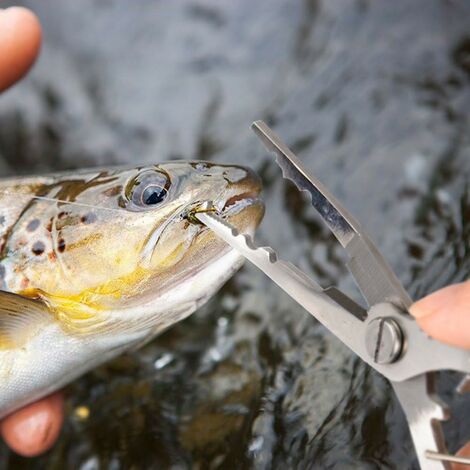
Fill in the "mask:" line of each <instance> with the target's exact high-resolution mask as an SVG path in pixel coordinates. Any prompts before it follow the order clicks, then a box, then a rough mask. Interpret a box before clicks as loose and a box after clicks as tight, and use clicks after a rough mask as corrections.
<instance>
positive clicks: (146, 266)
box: [0, 161, 264, 419]
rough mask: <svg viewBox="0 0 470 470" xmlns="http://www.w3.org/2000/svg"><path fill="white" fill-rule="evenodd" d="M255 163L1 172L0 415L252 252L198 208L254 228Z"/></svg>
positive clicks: (131, 339)
mask: <svg viewBox="0 0 470 470" xmlns="http://www.w3.org/2000/svg"><path fill="white" fill-rule="evenodd" d="M260 191H261V182H260V179H259V177H258V176H257V175H256V174H255V173H254V172H253V171H252V170H250V169H248V168H244V167H241V166H237V165H222V164H215V163H210V162H203V161H192V162H191V161H190V162H186V161H171V162H167V163H159V164H156V165H149V166H142V167H136V168H130V169H129V168H124V169H123V168H111V169H99V170H98V169H91V170H80V171H75V172H68V173H67V172H64V173H56V174H51V175H46V176H33V177H24V178H9V179H1V180H0V419H1V418H3V417H5V416H6V415H8V414H10V413H12V412H13V411H15V410H17V409H18V408H21V407H23V406H25V405H27V404H29V403H31V402H33V401H36V400H37V399H39V398H41V397H44V396H46V395H48V394H50V393H52V392H54V391H56V390H58V389H60V388H62V387H64V386H65V385H67V384H68V383H70V382H71V381H73V380H75V379H76V378H78V377H80V376H81V375H82V374H84V373H86V372H88V371H89V370H91V369H93V368H95V367H97V366H99V365H101V364H103V363H105V362H106V361H109V360H110V359H112V358H115V357H116V356H118V355H119V354H121V353H123V352H125V351H127V350H130V349H134V348H138V347H140V346H142V345H143V344H145V343H147V342H148V341H150V340H151V339H152V338H154V337H155V336H156V335H157V334H159V333H161V332H162V331H164V330H166V329H167V328H168V327H170V326H171V325H173V324H175V323H176V322H178V321H180V320H182V319H184V318H186V317H187V316H188V315H190V314H191V313H193V312H194V311H196V310H197V309H198V308H199V307H200V306H201V305H203V304H204V303H205V302H206V301H207V300H208V299H209V298H210V297H211V296H212V295H213V294H214V293H216V292H217V291H218V289H219V288H220V287H221V286H222V285H223V284H224V283H225V282H226V281H227V280H228V279H229V278H230V277H231V276H232V275H233V274H234V273H235V272H236V271H237V270H238V269H239V268H240V266H241V265H242V262H243V258H242V257H241V255H239V254H238V253H237V252H236V251H234V250H233V249H232V248H230V247H229V246H228V245H226V244H225V243H224V242H222V241H221V240H219V239H218V238H217V237H216V236H215V235H214V234H213V233H212V232H211V231H210V230H209V229H207V228H206V227H204V226H203V225H202V224H200V223H197V221H195V218H194V217H191V214H194V212H195V211H198V210H202V209H200V208H201V207H202V205H203V204H204V203H206V202H208V201H210V207H209V209H207V208H206V209H204V210H215V211H217V213H219V214H220V215H222V216H223V217H224V218H226V220H227V221H229V222H230V223H231V224H233V225H235V226H236V227H237V228H238V229H239V230H241V231H243V232H246V233H251V234H253V233H254V231H255V230H256V228H257V227H258V225H259V224H260V222H261V220H262V218H263V214H264V205H263V202H262V200H261V199H260Z"/></svg>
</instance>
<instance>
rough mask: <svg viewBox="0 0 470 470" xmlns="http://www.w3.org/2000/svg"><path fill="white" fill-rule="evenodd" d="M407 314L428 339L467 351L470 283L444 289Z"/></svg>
mask: <svg viewBox="0 0 470 470" xmlns="http://www.w3.org/2000/svg"><path fill="white" fill-rule="evenodd" d="M410 313H411V314H412V315H414V316H415V317H416V320H417V322H418V324H419V326H420V327H421V328H422V329H423V330H424V331H425V332H426V333H427V334H428V335H429V336H431V337H433V338H434V339H437V340H439V341H442V342H444V343H448V344H452V345H454V346H458V347H461V348H465V349H470V281H466V282H463V283H461V284H455V285H453V286H448V287H444V288H443V289H441V290H438V291H437V292H434V293H433V294H431V295H428V296H427V297H424V298H423V299H421V300H418V302H416V303H414V304H413V305H412V306H411V307H410Z"/></svg>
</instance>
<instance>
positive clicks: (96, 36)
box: [0, 0, 470, 470]
mask: <svg viewBox="0 0 470 470" xmlns="http://www.w3.org/2000/svg"><path fill="white" fill-rule="evenodd" d="M6 3H7V4H8V2H6ZM24 4H25V5H29V6H31V7H32V8H33V9H34V10H35V11H36V12H37V13H38V14H39V16H40V18H41V20H42V23H43V25H44V30H45V32H44V36H45V37H44V46H43V50H42V55H41V59H40V60H39V62H38V63H37V65H36V67H35V69H34V70H33V72H32V73H31V75H30V77H29V78H28V79H27V80H26V81H24V82H23V83H22V84H21V85H20V86H18V87H16V88H14V89H12V90H11V91H9V92H8V93H6V94H5V95H4V96H2V97H1V99H0V171H1V172H2V174H5V175H6V174H24V173H42V172H45V171H51V170H58V169H65V168H78V167H83V166H90V165H108V164H119V163H134V162H135V163H153V162H159V161H164V160H168V159H177V158H184V159H196V158H198V159H206V160H211V161H218V162H227V163H239V164H246V165H249V166H251V167H253V168H254V169H256V170H257V171H258V172H259V173H260V175H261V176H262V178H263V181H264V188H265V189H264V199H265V201H266V203H267V214H266V217H265V220H264V221H263V224H262V227H261V229H260V231H259V233H258V238H257V239H258V241H259V242H260V243H268V244H270V245H271V246H273V247H275V248H277V249H278V251H279V252H280V253H281V255H282V257H283V258H285V259H289V260H291V261H293V262H295V263H297V264H298V265H299V266H300V267H301V268H302V269H304V270H305V271H306V272H308V273H310V274H311V275H312V276H314V277H315V278H316V279H317V280H318V281H319V282H321V283H322V284H323V285H327V284H337V285H339V287H340V288H341V289H343V290H345V291H347V292H350V293H352V295H354V296H356V295H357V292H356V291H355V290H354V289H355V288H354V284H353V282H352V280H351V278H350V277H349V275H348V273H347V271H346V269H345V268H344V264H343V262H344V256H343V253H342V252H341V250H340V249H339V247H338V245H337V244H336V242H335V240H334V238H333V237H332V236H331V234H330V233H329V232H328V231H327V230H326V229H325V227H324V226H323V225H322V223H321V222H320V221H319V219H318V217H317V216H316V214H315V213H314V211H313V209H312V208H311V207H309V204H308V202H307V201H306V200H305V199H304V198H303V197H302V196H299V194H298V193H297V192H296V191H295V190H294V189H293V187H292V185H291V184H290V183H288V182H286V181H284V180H283V179H282V178H281V175H280V172H279V170H278V168H277V167H276V165H275V164H274V163H273V161H272V157H271V156H269V155H268V154H267V153H266V152H265V151H264V149H263V147H262V145H261V144H260V142H259V141H258V140H257V139H256V138H255V136H254V134H252V133H251V131H250V130H249V125H250V123H251V122H252V121H253V120H255V119H264V120H265V121H267V122H268V123H269V124H270V125H271V126H272V127H273V128H274V129H275V130H276V132H278V133H279V134H280V135H281V136H282V137H283V139H284V140H285V141H286V142H287V143H288V144H289V145H290V146H291V147H292V148H293V149H294V150H295V151H296V152H297V153H298V155H299V157H300V158H301V159H302V160H303V161H304V162H305V165H306V166H307V167H308V168H309V169H310V170H311V171H312V172H314V173H315V174H316V175H317V176H318V177H319V178H320V179H321V180H322V181H323V182H324V183H325V184H326V185H327V186H328V187H329V188H330V189H331V190H332V191H333V193H334V194H335V195H336V196H337V197H338V198H339V199H341V200H342V201H343V202H344V204H345V205H346V207H347V208H348V209H350V210H351V211H352V213H353V214H354V215H355V216H356V217H357V218H358V219H359V220H360V221H361V222H362V223H363V224H364V225H365V226H366V227H367V228H368V230H369V231H370V233H371V235H372V237H373V238H374V239H375V240H376V242H377V244H378V246H379V248H380V249H381V250H382V251H383V253H384V254H385V255H386V257H387V258H388V260H389V261H390V263H391V265H392V267H393V269H394V270H395V271H396V273H397V274H398V276H399V277H400V279H401V280H402V282H403V283H404V285H405V286H406V287H407V289H408V290H409V292H410V294H411V295H412V296H413V297H414V298H418V297H420V296H422V295H424V294H426V293H428V292H431V291H432V290H434V289H437V288H439V287H441V286H443V285H446V284H448V283H451V282H457V281H460V280H463V279H465V278H466V277H468V273H469V270H470V253H469V247H470V244H469V237H470V145H469V141H470V132H469V130H470V125H469V113H468V109H469V106H470V87H469V79H470V4H469V3H467V2H464V1H458V0H453V1H451V0H448V1H431V0H416V1H414V2H411V1H403V0H395V1H393V2H372V1H368V0H359V1H351V2H345V1H340V0H328V1H319V0H318V1H316V0H262V1H257V2H253V1H250V0H237V1H236V2H235V1H234V2H229V1H228V0H226V1H221V0H197V1H196V0H184V1H183V0H182V1H179V2H164V1H154V2H127V1H125V0H99V1H98V0H81V1H80V2H76V1H74V0H61V1H60V2H56V1H54V0H42V1H41V2H32V1H31V2H25V3H24ZM457 380H458V377H456V376H455V375H451V374H449V375H446V376H445V379H444V380H442V384H441V389H442V392H443V394H444V395H445V396H447V395H448V394H449V391H450V390H451V389H452V387H453V385H455V384H456V383H457ZM67 393H68V400H67V411H68V414H67V419H66V423H65V428H64V430H63V433H62V435H61V438H60V440H59V442H58V444H57V445H56V446H55V447H54V449H53V450H52V451H51V452H49V453H48V454H46V455H45V456H43V457H41V458H37V459H33V460H26V459H22V458H19V457H17V456H15V455H13V454H12V453H10V452H8V450H7V449H6V448H5V447H4V446H2V447H1V448H0V468H2V469H6V468H12V469H13V468H14V469H22V468H28V469H29V468H32V469H42V468H50V469H62V468H81V469H83V470H92V469H95V468H106V469H107V468H109V469H120V468H123V469H127V468H135V469H140V468H172V469H189V468H194V469H219V468H224V469H225V468H234V469H237V468H255V469H269V468H282V469H285V468H299V469H306V468H314V469H317V468H318V469H356V468H361V469H378V468H380V469H382V468H385V469H395V468H396V469H415V468H417V463H416V460H415V457H414V453H413V450H412V445H411V442H410V438H409V434H408V431H407V427H406V422H405V420H404V417H403V416H402V413H401V410H400V407H399V405H398V403H397V402H396V400H395V399H394V397H393V394H392V391H391V389H390V387H389V386H388V385H387V383H386V382H385V381H384V380H383V379H382V378H381V377H380V376H379V375H377V374H376V373H374V372H372V371H371V370H370V369H369V368H368V367H366V366H365V365H364V364H363V363H361V361H360V360H358V359H357V358H356V357H354V355H353V354H351V352H350V351H349V350H348V349H347V348H345V347H344V346H342V345H341V344H340V343H339V342H338V341H337V340H336V339H335V338H333V337H332V336H331V335H330V334H329V333H328V332H327V331H326V330H325V329H324V328H323V327H321V326H320V325H319V324H318V323H317V322H316V321H315V320H314V319H313V318H312V317H311V316H309V315H308V314H307V313H306V312H304V311H303V310H302V308H300V307H299V306H298V305H296V304H295V303H294V302H293V301H291V300H290V299H289V298H288V297H287V296H286V295H284V294H283V293H282V292H281V291H280V290H279V289H278V288H276V287H275V286H274V285H273V284H271V283H270V282H269V281H268V280H267V279H266V278H265V277H264V276H263V274H262V273H260V272H258V271H257V270H256V269H254V268H253V267H251V266H245V267H244V268H243V269H242V271H240V272H239V273H238V274H237V275H236V276H235V277H234V278H233V279H232V280H231V281H230V282H229V283H228V284H227V285H226V286H225V287H224V288H223V289H222V290H221V291H220V292H219V294H218V295H217V296H216V297H215V298H213V299H212V300H211V301H210V303H209V304H208V305H206V306H205V307H204V308H202V309H201V310H200V311H198V312H197V313H196V314H195V315H193V316H192V317H191V318H189V319H187V320H185V321H183V322H181V323H180V324H178V325H176V326H174V327H173V328H171V329H170V330H169V331H168V332H166V333H165V334H163V335H162V336H160V337H159V338H157V339H156V340H155V341H153V342H152V343H151V344H149V345H148V346H146V347H145V348H144V349H142V350H140V351H138V352H134V353H131V354H128V355H126V356H123V357H121V358H119V359H117V360H115V361H114V362H112V363H110V364H108V365H106V366H104V367H101V368H99V369H97V370H94V371H93V372H91V373H89V374H87V375H86V376H85V377H83V378H81V379H80V380H78V381H77V382H76V383H74V384H72V385H71V386H70V387H68V389H67ZM453 405H454V407H455V410H456V414H457V416H460V418H461V419H460V420H458V419H455V420H454V421H453V424H452V426H450V427H449V437H451V438H452V446H451V450H455V449H456V448H457V447H458V446H459V445H461V444H462V443H463V442H464V440H465V437H468V436H470V423H469V420H468V419H467V420H465V419H462V417H463V416H465V414H467V416H468V415H469V413H470V409H469V406H468V405H465V404H464V403H463V399H462V398H457V399H455V400H454V402H453ZM87 414H88V416H87Z"/></svg>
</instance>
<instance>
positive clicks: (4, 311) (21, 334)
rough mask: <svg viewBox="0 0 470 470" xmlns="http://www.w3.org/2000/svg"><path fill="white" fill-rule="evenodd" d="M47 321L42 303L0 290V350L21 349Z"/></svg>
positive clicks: (47, 317) (46, 310)
mask: <svg viewBox="0 0 470 470" xmlns="http://www.w3.org/2000/svg"><path fill="white" fill-rule="evenodd" d="M49 321H50V313H49V311H48V308H47V306H46V305H45V304H43V303H42V302H40V301H37V300H33V299H28V298H26V297H22V296H21V295H18V294H13V293H11V292H5V291H1V290H0V350H2V349H14V348H19V347H22V346H23V345H24V344H25V343H26V342H27V341H28V339H29V338H31V336H33V335H35V334H36V333H37V332H38V331H40V330H41V328H42V327H43V326H44V325H45V324H46V323H48V322H49Z"/></svg>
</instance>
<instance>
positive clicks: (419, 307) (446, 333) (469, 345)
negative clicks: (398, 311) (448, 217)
mask: <svg viewBox="0 0 470 470" xmlns="http://www.w3.org/2000/svg"><path fill="white" fill-rule="evenodd" d="M410 313H411V314H412V315H414V316H415V318H416V321H417V322H418V323H419V326H420V327H421V328H422V329H423V330H424V331H425V332H426V333H428V334H429V336H432V337H433V338H434V339H437V340H439V341H442V342H444V343H448V344H451V345H453V346H458V347H460V348H465V349H470V281H467V282H463V283H461V284H455V285H453V286H449V287H445V288H444V289H441V290H438V291H437V292H434V293H433V294H431V295H428V296H427V297H425V298H424V299H421V300H419V301H418V302H416V303H415V304H413V305H412V306H411V308H410ZM457 455H459V456H462V457H470V442H468V443H467V444H466V445H465V446H464V447H462V449H460V450H459V452H458V453H457ZM452 469H453V470H464V469H468V465H458V464H454V465H453V466H452Z"/></svg>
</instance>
